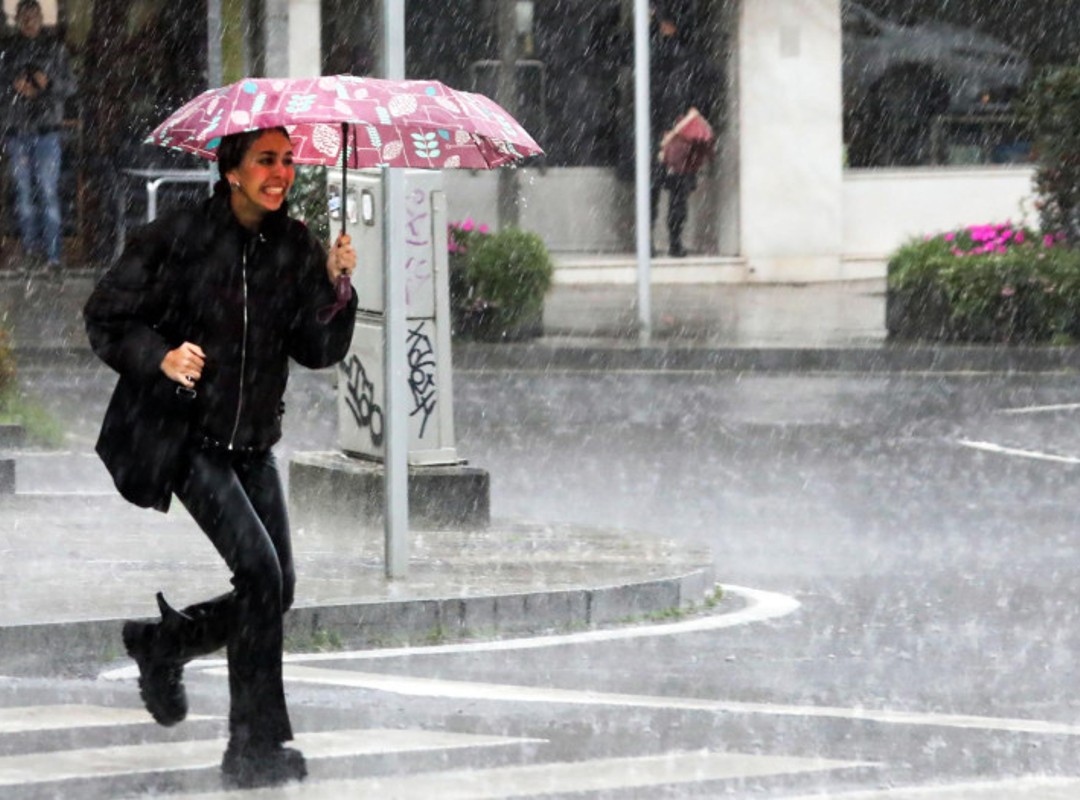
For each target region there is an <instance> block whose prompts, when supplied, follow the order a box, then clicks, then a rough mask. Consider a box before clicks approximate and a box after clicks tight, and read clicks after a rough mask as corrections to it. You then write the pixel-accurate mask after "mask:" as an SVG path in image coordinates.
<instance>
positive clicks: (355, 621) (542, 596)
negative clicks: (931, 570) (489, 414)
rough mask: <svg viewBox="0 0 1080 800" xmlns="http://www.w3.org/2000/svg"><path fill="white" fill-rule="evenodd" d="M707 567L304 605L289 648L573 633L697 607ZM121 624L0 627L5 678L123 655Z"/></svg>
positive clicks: (289, 626) (292, 622)
mask: <svg viewBox="0 0 1080 800" xmlns="http://www.w3.org/2000/svg"><path fill="white" fill-rule="evenodd" d="M713 584H714V576H713V573H712V569H711V568H710V567H704V566H703V567H699V568H696V569H691V570H690V571H688V572H686V573H684V574H681V575H676V576H672V577H670V578H661V579H655V580H648V581H641V582H636V583H626V584H621V585H615V586H604V587H596V588H580V589H562V590H556V591H550V592H546V591H536V592H527V593H519V594H503V595H488V596H484V595H478V596H475V597H465V598H461V597H454V598H431V599H415V600H401V601H391V602H386V601H373V602H363V603H344V604H340V605H323V606H301V607H297V608H294V609H292V610H291V611H290V612H289V613H288V615H287V616H286V618H285V637H286V646H288V643H289V641H290V640H291V641H292V642H294V643H295V644H294V646H297V645H299V646H300V647H303V646H304V645H306V644H308V643H312V642H323V643H325V642H328V641H329V642H331V643H332V644H333V647H334V648H335V649H347V650H359V649H368V648H381V647H389V646H403V645H416V644H433V643H442V642H454V641H463V640H468V639H474V638H478V637H482V638H493V639H494V638H504V637H508V636H527V635H537V634H545V633H552V632H557V631H564V632H565V631H568V630H580V629H585V628H594V627H599V626H603V625H611V624H614V623H618V622H626V621H628V620H632V619H633V618H635V617H643V616H648V615H652V614H661V613H664V612H668V611H672V610H674V609H678V608H688V607H690V606H693V605H696V604H699V603H700V602H701V601H702V600H703V598H704V597H705V595H706V593H707V592H708V591H709V590H711V589H712V587H713ZM123 622H124V620H122V619H98V620H85V621H77V622H56V623H40V624H28V625H8V626H3V627H0V654H2V655H0V668H2V669H3V670H4V671H5V672H7V673H9V674H34V675H41V674H49V673H55V672H64V671H68V670H80V671H81V670H85V668H86V666H87V665H88V664H102V663H106V662H109V661H113V660H115V659H117V658H121V657H123V655H124V648H123V644H122V643H121V640H120V628H121V626H122V624H123Z"/></svg>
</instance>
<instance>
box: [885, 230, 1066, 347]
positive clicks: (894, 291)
mask: <svg viewBox="0 0 1080 800" xmlns="http://www.w3.org/2000/svg"><path fill="white" fill-rule="evenodd" d="M888 285H889V306H888V308H887V315H888V320H887V322H888V328H889V332H890V335H893V336H900V337H904V336H911V335H914V336H915V337H916V338H933V339H945V340H962V341H981V342H1045V341H1056V342H1064V341H1071V340H1072V339H1074V338H1077V337H1078V335H1080V251H1078V250H1076V249H1073V248H1071V247H1069V246H1068V245H1067V243H1066V242H1065V237H1064V236H1063V235H1061V234H1047V233H1039V232H1038V231H1035V230H1033V229H1031V228H1028V227H1025V226H1023V225H1015V224H1013V223H1011V222H1005V223H995V224H986V225H969V226H967V227H964V228H960V229H957V230H953V231H947V232H945V233H941V234H937V235H933V236H924V237H922V238H921V239H916V240H912V241H911V242H908V243H907V244H906V245H904V246H903V247H901V248H900V249H899V250H898V251H897V252H896V253H895V254H894V255H893V256H892V258H891V259H890V260H889V267H888Z"/></svg>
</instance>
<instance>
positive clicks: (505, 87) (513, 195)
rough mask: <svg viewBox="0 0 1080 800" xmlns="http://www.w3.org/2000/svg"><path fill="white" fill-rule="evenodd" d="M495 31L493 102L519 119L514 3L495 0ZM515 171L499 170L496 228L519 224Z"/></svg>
mask: <svg viewBox="0 0 1080 800" xmlns="http://www.w3.org/2000/svg"><path fill="white" fill-rule="evenodd" d="M495 14H496V25H495V29H496V32H497V35H498V40H499V72H498V78H497V80H496V83H495V102H496V103H498V104H499V105H500V106H502V107H503V108H504V109H506V113H508V114H509V115H510V116H511V117H517V116H518V87H517V58H518V42H517V2H516V0H497V2H496V12H495ZM518 194H519V191H518V170H517V168H516V167H502V168H500V169H499V188H498V209H497V212H498V217H499V227H500V228H506V227H516V226H517V225H519V224H520V222H521V207H520V203H519V200H518Z"/></svg>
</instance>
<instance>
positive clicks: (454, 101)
mask: <svg viewBox="0 0 1080 800" xmlns="http://www.w3.org/2000/svg"><path fill="white" fill-rule="evenodd" d="M279 125H280V126H284V127H285V128H287V129H288V130H289V133H290V138H291V139H292V143H293V154H294V159H295V161H296V163H298V164H324V165H333V164H341V165H342V166H343V167H344V166H348V167H354V168H359V167H382V166H388V167H411V168H425V169H455V168H464V169H490V168H492V167H498V166H501V165H503V164H509V163H512V162H514V161H518V160H520V159H523V158H526V157H528V156H534V155H539V154H542V153H543V151H542V150H541V149H540V147H539V146H538V145H537V144H536V142H535V141H533V139H532V137H531V136H529V134H528V133H526V132H525V129H524V128H522V127H521V125H520V124H518V122H517V121H516V120H514V118H513V117H511V116H510V115H509V114H507V113H506V111H504V110H503V109H502V108H501V107H500V106H498V105H497V104H496V103H494V102H493V101H491V100H489V99H488V98H487V97H484V96H483V95H480V94H473V93H470V92H459V91H457V90H455V89H451V88H449V87H448V86H446V85H444V84H442V83H439V82H438V81H391V80H383V79H380V78H358V77H354V76H352V75H328V76H324V77H321V78H288V79H286V78H248V79H245V80H242V81H238V82H237V83H233V84H230V85H228V86H224V87H221V88H220V89H210V90H209V91H206V92H203V93H202V94H201V95H199V96H198V97H196V98H195V99H194V100H191V101H189V102H187V103H185V104H184V105H183V106H182V107H181V108H180V109H178V110H177V111H176V112H174V113H173V114H172V115H170V116H169V118H168V119H166V120H165V121H164V122H162V123H161V124H160V125H159V126H158V127H157V128H155V129H154V131H153V132H152V133H151V134H150V135H149V136H148V137H147V138H146V142H147V143H150V144H158V145H161V146H163V147H169V148H172V149H175V150H183V151H186V152H189V153H195V154H196V155H200V156H202V157H204V158H209V159H215V158H216V155H215V148H216V147H217V146H218V144H219V143H220V142H221V137H223V136H228V135H229V134H233V133H242V132H244V131H250V130H257V129H260V128H273V127H277V126H279ZM346 140H347V141H346ZM343 146H344V148H345V150H346V152H347V158H346V159H345V161H344V163H342V158H341V155H342V149H343Z"/></svg>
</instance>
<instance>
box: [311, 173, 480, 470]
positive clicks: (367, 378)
mask: <svg viewBox="0 0 1080 800" xmlns="http://www.w3.org/2000/svg"><path fill="white" fill-rule="evenodd" d="M327 179H328V181H329V186H328V189H329V194H330V217H331V227H332V228H334V229H335V230H337V229H339V228H340V225H341V215H342V214H344V215H345V231H346V232H347V233H348V234H349V235H350V236H352V240H353V245H354V246H355V247H356V253H357V266H356V272H355V274H354V276H353V286H354V287H355V288H356V294H357V297H358V299H359V308H358V312H357V317H356V330H355V331H354V332H353V340H352V347H351V348H350V350H349V354H348V355H347V356H346V357H345V360H344V361H342V362H341V366H340V367H339V369H340V370H341V372H340V375H339V380H338V422H339V424H338V431H339V437H340V441H339V445H340V447H341V449H342V450H344V451H345V452H346V453H348V454H349V455H355V456H360V457H363V458H369V459H374V460H378V461H381V460H383V456H384V450H383V447H384V442H383V435H384V432H385V425H384V422H385V415H384V413H383V408H382V402H383V397H384V394H383V380H384V376H385V374H386V371H385V369H384V364H383V354H384V349H383V336H384V333H385V330H386V327H385V319H386V317H385V314H386V305H385V300H384V298H385V292H384V287H383V255H384V254H383V221H382V214H383V182H382V174H381V173H380V172H379V171H377V170H360V171H358V172H351V173H350V174H349V177H348V183H347V193H346V196H345V197H342V191H341V175H340V173H337V171H336V170H329V171H328V176H327ZM405 187H406V189H405V208H404V213H403V215H402V218H403V219H404V222H405V259H404V264H405V272H406V277H405V293H406V298H405V301H406V320H407V322H406V336H407V341H406V347H405V349H406V353H407V354H408V365H407V370H406V380H407V381H408V390H407V392H406V397H407V398H408V402H409V463H410V464H412V465H428V464H458V463H461V461H460V459H459V458H458V456H457V451H456V448H455V445H454V410H453V403H452V396H453V386H452V378H451V366H450V276H449V262H448V259H447V242H446V222H447V221H446V197H445V195H444V194H443V189H442V173H441V172H438V171H436V170H406V171H405Z"/></svg>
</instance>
